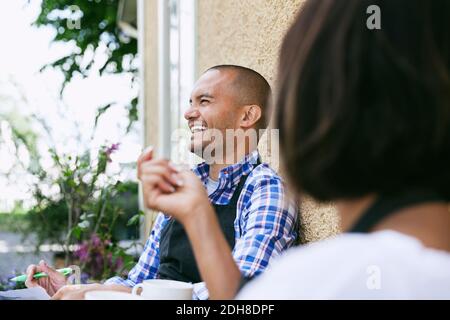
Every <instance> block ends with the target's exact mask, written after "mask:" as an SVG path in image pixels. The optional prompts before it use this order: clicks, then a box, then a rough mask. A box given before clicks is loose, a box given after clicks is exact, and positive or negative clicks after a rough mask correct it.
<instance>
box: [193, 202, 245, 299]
mask: <svg viewBox="0 0 450 320" xmlns="http://www.w3.org/2000/svg"><path fill="white" fill-rule="evenodd" d="M198 210H199V212H198V214H196V217H195V219H190V220H189V221H187V222H186V223H185V228H186V231H187V233H188V236H189V239H190V241H191V245H192V248H193V250H194V255H195V259H196V261H197V265H198V268H199V270H200V274H201V276H202V278H203V280H204V281H205V282H206V287H207V288H208V291H209V296H210V298H211V299H232V298H234V296H235V295H236V292H237V289H238V287H239V282H240V279H241V273H240V271H239V268H238V267H237V265H236V262H235V261H234V259H233V256H232V254H231V248H230V246H229V245H228V243H227V241H226V239H225V236H224V235H223V233H222V230H221V229H220V225H219V222H218V221H217V218H216V215H215V213H214V209H213V208H212V207H211V206H210V205H209V206H206V205H205V206H202V207H201V208H198Z"/></svg>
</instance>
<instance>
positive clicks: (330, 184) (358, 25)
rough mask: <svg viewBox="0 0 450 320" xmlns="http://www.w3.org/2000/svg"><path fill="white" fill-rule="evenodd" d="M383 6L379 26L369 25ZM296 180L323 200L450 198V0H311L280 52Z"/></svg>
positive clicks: (284, 138) (280, 123) (283, 118)
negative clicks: (416, 193)
mask: <svg viewBox="0 0 450 320" xmlns="http://www.w3.org/2000/svg"><path fill="white" fill-rule="evenodd" d="M370 5H377V6H378V7H379V8H380V13H381V16H380V17H381V29H374V30H370V29H369V28H368V27H367V25H366V23H367V19H368V18H369V17H370V16H371V14H368V13H367V12H366V11H367V8H368V7H369V6H370ZM278 86H279V90H278V93H277V101H276V111H275V126H276V127H278V128H279V129H280V150H281V152H282V159H283V166H284V169H285V170H286V172H287V174H288V179H289V181H290V183H291V185H293V187H294V188H295V189H296V191H298V192H305V193H307V194H310V195H312V196H313V197H315V198H316V199H318V200H324V201H329V200H336V199H352V198H358V197H361V196H364V195H367V194H370V193H375V194H388V193H393V192H396V191H405V189H407V188H426V189H432V190H435V191H437V192H440V193H441V194H443V195H444V196H445V197H448V198H449V199H450V1H448V0H429V1H422V0H396V1H392V0H345V1H340V0H336V1H333V0H310V1H307V2H306V3H305V4H304V6H303V7H302V9H301V10H300V13H299V16H298V17H297V20H296V21H295V23H294V24H293V26H292V27H291V28H290V30H289V31H288V33H287V35H286V37H285V39H284V42H283V45H282V50H281V55H280V67H279V79H278Z"/></svg>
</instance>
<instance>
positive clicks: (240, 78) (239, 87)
mask: <svg viewBox="0 0 450 320" xmlns="http://www.w3.org/2000/svg"><path fill="white" fill-rule="evenodd" d="M210 70H219V71H220V70H225V71H233V72H235V74H236V76H235V78H234V80H233V89H234V90H235V92H236V97H237V99H238V101H237V102H238V103H239V104H240V105H251V104H255V105H258V106H260V107H261V119H260V120H259V121H258V124H257V127H258V129H262V128H266V127H267V125H268V123H267V119H268V118H269V116H268V115H267V113H268V110H269V106H270V104H271V101H270V100H271V97H272V89H271V88H270V85H269V83H268V82H267V80H266V79H265V78H264V77H263V76H262V75H261V74H260V73H258V72H256V71H255V70H252V69H250V68H246V67H243V66H237V65H226V64H223V65H217V66H214V67H211V68H209V69H208V70H206V72H208V71H210Z"/></svg>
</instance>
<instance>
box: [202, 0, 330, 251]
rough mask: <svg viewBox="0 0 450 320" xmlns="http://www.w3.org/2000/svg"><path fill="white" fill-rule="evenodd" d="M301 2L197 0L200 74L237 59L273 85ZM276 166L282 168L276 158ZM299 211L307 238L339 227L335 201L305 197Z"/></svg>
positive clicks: (328, 234) (321, 236)
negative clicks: (283, 43)
mask: <svg viewBox="0 0 450 320" xmlns="http://www.w3.org/2000/svg"><path fill="white" fill-rule="evenodd" d="M303 1H304V0H245V1H242V0H198V6H197V10H198V11H197V12H198V13H197V14H198V16H197V19H198V21H197V32H198V36H197V37H198V38H197V41H198V46H197V74H201V73H202V72H203V71H204V70H206V69H207V68H209V67H212V66H214V65H218V64H238V65H243V66H246V67H249V68H252V69H254V70H256V71H258V72H259V73H261V74H262V75H263V76H265V77H266V79H267V80H268V81H269V82H270V83H271V85H272V86H274V85H275V78H276V69H277V58H278V52H279V47H280V45H281V41H282V39H283V35H284V33H285V32H286V30H287V28H288V27H289V25H290V23H291V22H292V21H293V19H294V18H295V16H296V14H297V12H298V10H299V9H300V7H301V4H302V2H303ZM267 148H268V147H267V145H266V144H263V145H261V146H260V150H261V153H262V154H263V157H264V155H265V154H266V153H267ZM272 152H273V150H272ZM273 165H274V166H275V167H278V163H273ZM301 211H302V217H301V221H302V235H303V236H302V240H303V241H304V242H307V241H315V240H319V239H323V238H326V237H328V236H331V235H334V234H336V233H337V232H338V223H339V221H338V218H337V215H336V212H335V209H334V207H333V206H332V205H318V204H317V203H314V202H313V201H311V200H309V199H306V200H303V201H302V204H301Z"/></svg>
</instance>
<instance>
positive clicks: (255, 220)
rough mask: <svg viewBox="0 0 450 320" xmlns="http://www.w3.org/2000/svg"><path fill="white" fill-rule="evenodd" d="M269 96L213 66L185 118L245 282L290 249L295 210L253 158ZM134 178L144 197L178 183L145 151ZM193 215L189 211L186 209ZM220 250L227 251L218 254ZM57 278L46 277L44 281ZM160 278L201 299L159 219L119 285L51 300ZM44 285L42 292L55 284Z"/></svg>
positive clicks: (180, 242) (194, 277)
mask: <svg viewBox="0 0 450 320" xmlns="http://www.w3.org/2000/svg"><path fill="white" fill-rule="evenodd" d="M270 97H271V89H270V86H269V84H268V83H267V81H266V80H265V79H264V77H262V76H261V75H260V74H259V73H257V72H255V71H253V70H251V69H248V68H244V67H240V66H230V65H223V66H216V67H213V68H211V69H209V70H207V71H206V72H205V73H204V74H203V75H202V76H201V77H200V79H199V80H198V81H197V82H196V84H195V87H194V89H193V91H192V94H191V99H190V107H189V108H188V110H187V111H186V113H185V118H186V120H187V121H188V124H189V128H190V129H191V131H192V136H191V142H190V151H191V152H194V153H196V154H197V155H199V156H200V157H202V158H203V159H204V160H205V162H203V163H201V164H199V165H197V166H196V167H195V168H194V169H193V172H194V173H195V174H196V176H197V177H198V178H199V179H197V180H198V181H194V182H193V183H194V184H198V188H202V189H203V188H204V190H205V192H206V193H207V195H208V197H209V200H210V202H211V204H212V205H213V207H214V209H215V211H216V214H217V217H218V221H219V224H220V227H221V229H222V231H223V232H224V234H225V236H226V239H227V242H228V245H229V248H232V253H233V257H234V259H235V262H236V264H237V266H238V267H239V270H240V271H241V273H242V274H243V275H244V276H246V277H253V276H256V275H258V274H260V273H261V272H263V271H264V270H265V269H266V268H267V266H268V265H269V263H270V262H271V261H272V259H273V258H274V257H276V256H278V255H279V254H280V253H281V252H282V251H284V250H286V249H287V248H289V247H290V246H292V245H293V244H294V243H295V240H296V238H297V219H298V217H297V206H296V205H295V203H294V202H293V201H291V200H290V199H289V198H288V196H287V192H286V189H285V186H284V184H283V182H282V180H281V178H280V177H279V176H278V175H277V174H276V172H275V171H274V170H272V169H271V168H270V167H269V166H268V165H267V164H265V163H262V162H261V160H260V157H259V154H258V151H257V143H258V136H259V135H258V134H257V132H258V130H260V129H263V128H265V127H266V126H267V123H266V119H267V118H268V117H266V113H267V109H268V104H269V100H270ZM138 176H139V178H140V180H141V182H142V185H143V192H144V199H145V200H146V202H147V204H148V201H149V199H148V195H150V194H152V195H154V194H155V190H157V192H156V194H157V193H160V194H170V193H172V192H175V190H176V188H181V187H182V183H181V181H180V179H179V178H177V177H178V171H177V169H176V168H174V167H173V166H172V165H171V164H170V162H169V161H168V160H165V159H154V158H153V152H152V151H151V150H150V151H147V152H144V154H143V155H141V157H140V159H139V160H138ZM192 210H196V208H192ZM218 250H227V248H218ZM41 270H43V271H46V270H49V269H48V267H47V266H44V265H40V266H31V267H30V268H29V272H28V275H29V281H28V282H27V285H29V286H33V285H37V284H39V282H38V281H42V280H33V279H32V278H31V277H32V275H33V274H34V272H37V271H41ZM59 276H60V275H59V274H57V273H53V272H52V273H51V277H50V278H51V279H52V277H54V278H55V279H58V277H59ZM153 278H161V279H171V280H178V281H184V282H192V283H196V285H195V286H194V298H196V299H207V298H208V291H207V289H206V287H205V285H204V283H203V282H202V279H201V276H200V274H199V271H198V269H197V264H196V261H195V257H194V254H193V252H192V249H191V246H190V242H189V239H188V237H187V235H186V232H185V230H184V228H183V226H182V225H181V224H180V223H178V222H177V221H175V219H172V218H171V217H170V216H166V215H165V214H164V213H160V214H159V215H158V217H157V218H156V221H155V224H154V227H153V229H152V232H151V234H150V237H149V238H148V240H147V243H146V245H145V247H144V251H143V253H142V255H141V257H140V259H139V262H138V263H137V264H136V266H135V267H134V268H133V269H132V270H131V271H130V272H129V274H128V278H127V279H121V278H119V277H115V278H112V279H109V280H108V281H106V283H105V284H103V285H102V284H92V285H85V286H65V287H63V288H61V289H60V290H59V291H58V292H57V293H56V294H55V296H54V297H55V298H83V296H84V293H85V292H87V291H90V290H99V289H102V288H103V289H105V286H107V287H106V289H108V290H118V291H128V292H130V291H131V288H132V287H133V286H135V285H136V284H138V283H140V282H142V281H143V280H146V279H153ZM53 283H55V284H56V285H54V286H56V287H54V286H51V282H46V283H45V284H46V285H45V288H46V289H47V291H49V292H54V291H55V290H56V289H59V288H58V286H60V285H58V283H59V284H60V283H61V282H58V281H56V280H55V281H53Z"/></svg>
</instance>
